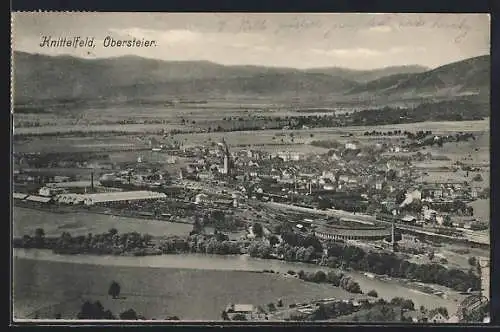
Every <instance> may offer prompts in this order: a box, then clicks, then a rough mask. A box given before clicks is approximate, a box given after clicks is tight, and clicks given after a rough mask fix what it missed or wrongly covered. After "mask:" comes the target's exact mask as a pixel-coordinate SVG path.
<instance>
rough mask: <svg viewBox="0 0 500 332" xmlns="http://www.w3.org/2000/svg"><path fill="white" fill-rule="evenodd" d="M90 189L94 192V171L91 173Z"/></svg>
mask: <svg viewBox="0 0 500 332" xmlns="http://www.w3.org/2000/svg"><path fill="white" fill-rule="evenodd" d="M90 189H92V191H94V171H92V172H91V173H90Z"/></svg>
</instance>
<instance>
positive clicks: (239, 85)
mask: <svg viewBox="0 0 500 332" xmlns="http://www.w3.org/2000/svg"><path fill="white" fill-rule="evenodd" d="M489 74H490V69H489V56H482V57H477V58H472V59H467V60H464V61H460V62H456V63H452V64H449V65H445V66H442V67H439V68H436V69H433V70H427V71H425V68H423V67H419V66H403V67H388V68H382V69H376V70H371V71H359V70H350V69H343V68H316V69H310V70H299V69H293V68H268V67H262V66H224V65H220V64H216V63H212V62H209V61H162V60H155V59H145V58H141V57H137V56H123V57H117V58H106V59H84V58H76V57H71V56H46V55H39V54H30V53H24V52H15V53H14V92H15V93H14V97H15V101H16V102H18V103H23V102H27V101H42V100H50V101H54V100H60V101H64V100H75V99H79V100H85V101H88V100H99V99H100V100H103V99H104V100H109V101H113V100H120V101H127V100H131V99H137V98H142V99H147V98H155V97H156V98H165V99H169V98H179V97H181V98H182V97H186V96H188V97H189V98H202V99H209V98H221V97H228V96H247V97H248V96H250V97H252V96H256V97H269V98H295V99H297V98H298V99H308V98H318V97H321V98H325V99H329V100H335V101H363V100H376V99H379V100H392V101H393V100H410V99H415V98H417V99H421V98H429V97H430V98H434V97H443V98H453V97H455V96H463V95H469V94H476V95H477V94H480V95H485V96H487V95H488V93H489ZM372 78H374V79H372Z"/></svg>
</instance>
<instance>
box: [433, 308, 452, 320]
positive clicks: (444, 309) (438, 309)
mask: <svg viewBox="0 0 500 332" xmlns="http://www.w3.org/2000/svg"><path fill="white" fill-rule="evenodd" d="M436 311H437V312H439V313H440V314H441V315H443V316H444V318H448V317H449V315H448V309H447V308H446V307H439V308H437V309H436Z"/></svg>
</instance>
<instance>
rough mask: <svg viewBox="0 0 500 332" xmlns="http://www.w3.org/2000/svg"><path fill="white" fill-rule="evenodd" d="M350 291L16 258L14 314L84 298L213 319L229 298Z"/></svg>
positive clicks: (149, 312) (68, 312)
mask: <svg viewBox="0 0 500 332" xmlns="http://www.w3.org/2000/svg"><path fill="white" fill-rule="evenodd" d="M112 280H116V281H117V282H119V283H120V285H121V289H122V292H121V296H122V297H124V299H118V300H112V299H110V298H109V297H108V296H107V295H106V294H107V290H108V287H109V284H110V282H111V281H112ZM327 297H341V298H349V297H352V294H351V295H349V293H347V292H345V291H343V290H341V289H339V288H336V287H332V286H328V285H320V284H312V283H305V282H303V281H300V280H297V279H292V278H284V277H282V276H278V275H271V274H260V273H254V272H242V271H208V270H189V269H168V268H146V267H137V268H135V267H118V266H97V265H81V264H71V263H61V262H48V261H36V260H25V259H16V260H15V261H14V299H13V301H14V315H15V317H16V318H33V317H34V312H35V311H37V312H38V314H39V317H40V318H53V317H54V315H55V314H56V313H60V314H61V316H62V318H63V319H71V318H74V317H75V316H76V314H77V313H78V311H79V309H80V307H81V304H82V303H83V301H85V300H87V299H90V300H93V301H96V300H99V301H101V303H102V304H103V306H104V308H105V309H109V310H111V311H112V312H113V313H114V314H119V313H120V312H123V311H125V310H127V309H130V308H133V309H134V310H135V311H136V312H137V313H138V314H141V315H144V316H145V317H146V318H149V319H152V318H155V319H164V318H166V317H168V316H172V315H176V316H179V317H180V318H181V319H183V320H218V319H220V314H221V311H222V310H223V309H224V308H225V307H226V306H227V305H228V304H229V303H249V304H254V305H266V304H267V303H269V302H276V301H277V300H278V298H281V299H282V300H283V302H284V303H285V305H287V304H289V303H296V302H306V301H310V300H314V299H320V298H327Z"/></svg>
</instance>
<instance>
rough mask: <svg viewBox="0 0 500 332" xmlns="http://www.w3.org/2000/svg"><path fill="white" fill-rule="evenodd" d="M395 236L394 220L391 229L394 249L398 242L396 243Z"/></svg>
mask: <svg viewBox="0 0 500 332" xmlns="http://www.w3.org/2000/svg"><path fill="white" fill-rule="evenodd" d="M395 238H396V237H395V236H394V221H393V222H392V229H391V239H392V241H391V243H392V250H393V251H394V248H395V247H396V243H395V241H394V240H395Z"/></svg>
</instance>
